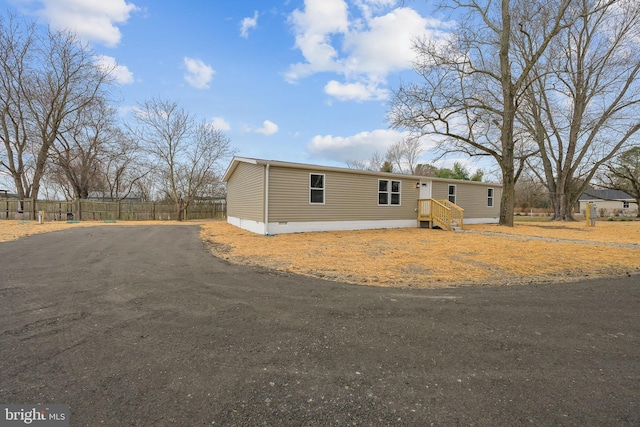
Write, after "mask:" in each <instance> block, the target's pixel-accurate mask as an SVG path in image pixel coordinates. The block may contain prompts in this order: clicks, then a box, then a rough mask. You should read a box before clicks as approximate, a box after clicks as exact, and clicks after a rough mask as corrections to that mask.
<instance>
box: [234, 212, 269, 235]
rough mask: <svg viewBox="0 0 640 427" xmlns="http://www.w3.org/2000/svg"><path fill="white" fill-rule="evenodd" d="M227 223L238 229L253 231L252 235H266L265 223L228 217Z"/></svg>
mask: <svg viewBox="0 0 640 427" xmlns="http://www.w3.org/2000/svg"><path fill="white" fill-rule="evenodd" d="M227 222H228V223H229V224H231V225H235V226H236V227H239V228H242V229H244V230H247V231H251V232H252V233H258V234H265V227H264V222H259V221H253V220H250V219H242V218H236V217H233V216H229V217H227Z"/></svg>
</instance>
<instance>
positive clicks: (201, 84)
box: [184, 56, 215, 89]
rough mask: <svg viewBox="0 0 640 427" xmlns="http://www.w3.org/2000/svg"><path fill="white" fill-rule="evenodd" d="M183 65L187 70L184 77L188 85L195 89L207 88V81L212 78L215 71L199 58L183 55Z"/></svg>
mask: <svg viewBox="0 0 640 427" xmlns="http://www.w3.org/2000/svg"><path fill="white" fill-rule="evenodd" d="M184 66H185V68H186V69H187V72H186V73H185V75H184V79H185V80H186V82H187V83H189V85H190V86H192V87H195V88H196V89H209V83H210V82H211V79H213V75H214V74H215V71H214V70H213V68H211V67H210V66H209V65H207V64H205V63H204V62H202V60H201V59H197V58H189V57H188V56H185V57H184Z"/></svg>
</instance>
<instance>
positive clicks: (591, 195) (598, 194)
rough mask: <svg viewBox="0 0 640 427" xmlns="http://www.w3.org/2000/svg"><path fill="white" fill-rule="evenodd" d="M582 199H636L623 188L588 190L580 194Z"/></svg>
mask: <svg viewBox="0 0 640 427" xmlns="http://www.w3.org/2000/svg"><path fill="white" fill-rule="evenodd" d="M578 200H581V201H585V200H630V201H633V200H635V199H634V198H633V197H631V196H630V195H628V194H627V193H625V192H624V191H621V190H586V191H585V192H584V193H582V196H580V199H578Z"/></svg>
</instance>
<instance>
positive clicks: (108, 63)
mask: <svg viewBox="0 0 640 427" xmlns="http://www.w3.org/2000/svg"><path fill="white" fill-rule="evenodd" d="M96 64H97V65H98V67H99V68H101V69H103V70H104V71H106V72H108V73H110V74H111V76H113V78H115V80H116V82H118V83H120V84H123V85H124V84H130V83H133V73H132V72H131V71H129V69H128V68H127V67H126V66H125V65H118V63H117V62H116V59H115V58H114V57H112V56H106V55H99V56H96Z"/></svg>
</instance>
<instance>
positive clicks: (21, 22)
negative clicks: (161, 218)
mask: <svg viewBox="0 0 640 427" xmlns="http://www.w3.org/2000/svg"><path fill="white" fill-rule="evenodd" d="M98 58H99V56H98V55H97V54H96V53H95V52H93V51H92V50H91V49H90V47H89V46H88V45H86V44H83V43H82V42H81V41H80V40H79V39H78V38H77V37H76V36H75V35H74V34H72V33H70V32H68V31H54V30H52V29H51V28H45V27H43V26H40V25H38V24H37V23H35V22H31V21H27V20H25V19H24V18H22V17H20V16H19V15H17V14H9V15H8V16H7V17H0V140H1V142H2V144H1V145H0V172H1V173H4V174H5V175H6V176H8V177H9V179H10V180H11V181H12V182H13V184H14V187H15V188H16V192H17V196H18V199H20V200H24V199H29V198H31V199H34V200H36V199H38V198H39V197H40V196H41V193H42V191H43V187H44V188H45V192H49V191H52V192H55V193H56V194H62V196H64V197H65V198H67V199H85V198H87V197H88V196H89V195H90V194H91V193H98V194H100V195H101V197H102V198H104V199H107V200H114V201H117V200H121V199H124V198H127V197H129V196H131V195H132V194H135V195H136V198H139V199H143V200H170V201H172V202H174V203H175V205H176V210H177V216H178V219H182V217H183V215H184V212H186V209H187V207H188V206H189V204H190V203H192V202H193V201H194V200H196V199H198V198H204V197H209V198H210V197H216V196H221V195H222V194H223V192H224V190H223V186H222V185H221V182H220V177H221V167H222V166H223V161H224V163H226V160H227V158H228V157H230V156H231V155H233V154H234V153H235V150H234V148H233V147H232V146H231V142H230V140H229V138H228V137H227V136H225V135H224V133H223V132H222V131H220V130H219V129H216V128H214V127H213V126H212V125H211V124H209V123H206V122H205V121H203V120H200V119H198V118H197V117H196V116H195V115H194V114H192V113H190V112H188V111H186V110H184V109H183V108H181V107H180V106H179V105H178V103H177V102H174V101H168V100H162V99H152V100H146V101H144V102H141V103H140V104H138V105H137V106H136V107H135V108H134V109H133V113H132V119H129V120H124V119H123V118H122V117H121V116H120V115H119V114H118V109H117V106H116V104H115V102H114V98H115V96H114V92H115V88H116V84H115V83H116V82H115V79H114V66H105V65H104V63H101V62H100V61H99V60H98Z"/></svg>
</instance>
